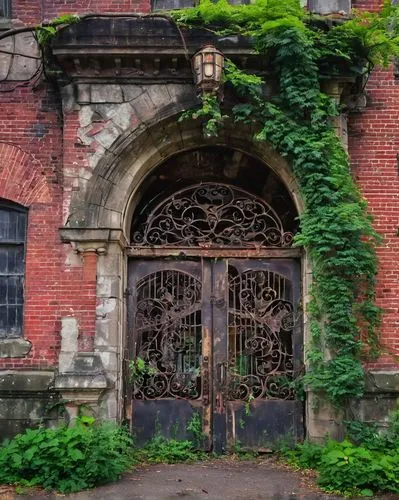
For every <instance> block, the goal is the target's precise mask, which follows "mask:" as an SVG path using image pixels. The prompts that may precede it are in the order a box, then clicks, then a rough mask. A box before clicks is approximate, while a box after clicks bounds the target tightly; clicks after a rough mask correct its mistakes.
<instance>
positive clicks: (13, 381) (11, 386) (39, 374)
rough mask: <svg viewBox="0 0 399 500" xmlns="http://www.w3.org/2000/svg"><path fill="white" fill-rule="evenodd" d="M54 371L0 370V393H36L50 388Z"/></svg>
mask: <svg viewBox="0 0 399 500" xmlns="http://www.w3.org/2000/svg"><path fill="white" fill-rule="evenodd" d="M53 383H54V372H53V371H50V370H43V371H18V372H16V371H11V370H6V371H2V372H0V393H8V394H9V393H17V392H22V393H37V392H47V391H48V390H49V389H52V387H53Z"/></svg>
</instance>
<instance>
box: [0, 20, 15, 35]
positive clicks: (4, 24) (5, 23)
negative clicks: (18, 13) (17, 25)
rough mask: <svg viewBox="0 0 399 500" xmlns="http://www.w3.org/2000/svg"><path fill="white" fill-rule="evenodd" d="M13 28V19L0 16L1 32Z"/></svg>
mask: <svg viewBox="0 0 399 500" xmlns="http://www.w3.org/2000/svg"><path fill="white" fill-rule="evenodd" d="M11 28H12V21H11V19H8V18H6V17H0V32H1V31H7V30H10V29H11Z"/></svg>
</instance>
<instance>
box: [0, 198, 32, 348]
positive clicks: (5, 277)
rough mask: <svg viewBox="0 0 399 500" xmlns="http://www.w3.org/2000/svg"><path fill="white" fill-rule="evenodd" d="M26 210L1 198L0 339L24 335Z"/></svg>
mask: <svg viewBox="0 0 399 500" xmlns="http://www.w3.org/2000/svg"><path fill="white" fill-rule="evenodd" d="M26 226H27V211H26V209H24V208H23V207H20V206H19V205H16V204H14V203H10V202H7V201H5V200H1V199H0V339H1V338H13V337H14V338H15V337H20V336H21V335H22V326H23V302H24V271H25V241H26Z"/></svg>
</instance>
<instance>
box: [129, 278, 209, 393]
mask: <svg viewBox="0 0 399 500" xmlns="http://www.w3.org/2000/svg"><path fill="white" fill-rule="evenodd" d="M136 292H137V306H136V319H135V332H136V356H137V357H138V358H141V359H143V360H144V361H145V363H146V370H145V371H144V373H143V374H142V375H140V376H138V377H136V380H134V396H133V397H134V398H135V399H159V398H186V399H196V398H199V397H200V395H201V377H200V357H201V342H202V337H201V335H202V331H201V283H200V282H199V281H198V280H197V279H196V278H195V277H193V276H191V275H190V274H188V273H183V272H181V271H176V270H164V271H158V272H155V273H152V274H150V275H148V276H146V277H144V278H142V279H141V280H140V281H139V282H138V283H137V286H136Z"/></svg>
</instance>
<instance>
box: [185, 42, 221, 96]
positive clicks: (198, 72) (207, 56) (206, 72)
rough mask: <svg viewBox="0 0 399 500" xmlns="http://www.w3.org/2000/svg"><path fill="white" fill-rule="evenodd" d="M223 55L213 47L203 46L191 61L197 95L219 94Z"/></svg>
mask: <svg viewBox="0 0 399 500" xmlns="http://www.w3.org/2000/svg"><path fill="white" fill-rule="evenodd" d="M223 64H224V55H223V54H222V52H220V50H218V49H217V48H216V47H214V46H213V45H205V46H204V47H202V49H201V50H199V51H198V52H196V53H195V54H194V56H193V59H192V65H193V74H194V82H195V85H196V87H197V91H198V93H201V92H209V93H211V94H214V95H216V94H220V93H221V92H220V91H221V85H222V75H223Z"/></svg>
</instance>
